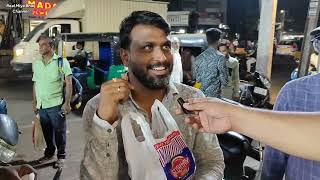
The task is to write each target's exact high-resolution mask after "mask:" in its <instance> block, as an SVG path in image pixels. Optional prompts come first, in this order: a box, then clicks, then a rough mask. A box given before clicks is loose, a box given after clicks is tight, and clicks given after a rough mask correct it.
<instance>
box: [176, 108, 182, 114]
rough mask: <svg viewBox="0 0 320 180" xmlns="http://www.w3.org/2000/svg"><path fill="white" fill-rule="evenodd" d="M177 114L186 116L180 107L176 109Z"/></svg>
mask: <svg viewBox="0 0 320 180" xmlns="http://www.w3.org/2000/svg"><path fill="white" fill-rule="evenodd" d="M176 114H177V115H182V114H184V112H183V111H182V109H181V108H180V107H179V108H177V109H176Z"/></svg>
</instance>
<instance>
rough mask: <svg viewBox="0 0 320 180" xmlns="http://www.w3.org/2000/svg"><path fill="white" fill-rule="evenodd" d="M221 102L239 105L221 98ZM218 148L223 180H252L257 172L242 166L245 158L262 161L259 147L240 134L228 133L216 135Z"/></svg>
mask: <svg viewBox="0 0 320 180" xmlns="http://www.w3.org/2000/svg"><path fill="white" fill-rule="evenodd" d="M222 100H223V101H225V102H227V103H231V104H234V105H240V103H239V102H235V101H232V100H228V99H225V98H222ZM217 137H218V139H219V143H220V147H221V149H222V152H223V156H224V162H225V166H226V167H225V170H224V179H225V180H253V179H255V177H256V174H257V171H256V170H254V169H252V168H251V167H247V166H244V161H245V159H246V157H247V156H249V157H251V158H253V159H254V160H256V161H258V162H260V161H261V159H262V153H261V152H262V148H261V146H259V147H256V146H254V145H252V141H253V140H252V139H251V138H249V137H247V136H244V135H242V134H240V133H237V132H234V131H229V132H227V133H224V134H218V135H217Z"/></svg>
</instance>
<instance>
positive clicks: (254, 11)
mask: <svg viewBox="0 0 320 180" xmlns="http://www.w3.org/2000/svg"><path fill="white" fill-rule="evenodd" d="M308 4H309V0H278V12H280V10H285V11H286V21H285V30H286V31H293V32H303V30H304V26H305V20H306V16H307V11H308ZM279 14H280V13H277V18H279V16H278V15H279ZM259 17H260V12H259V0H228V20H227V23H228V25H229V26H230V28H231V30H232V31H233V32H238V33H241V34H246V35H248V36H251V37H254V36H257V31H256V27H257V24H258V19H259Z"/></svg>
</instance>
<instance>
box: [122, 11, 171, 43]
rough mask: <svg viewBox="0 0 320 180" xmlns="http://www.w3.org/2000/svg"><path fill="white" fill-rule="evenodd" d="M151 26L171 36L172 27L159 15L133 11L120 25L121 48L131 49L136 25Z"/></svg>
mask: <svg viewBox="0 0 320 180" xmlns="http://www.w3.org/2000/svg"><path fill="white" fill-rule="evenodd" d="M140 24H142V25H151V26H155V27H157V28H159V29H162V30H163V31H164V32H165V33H166V35H169V34H170V26H169V24H168V23H167V22H166V20H164V19H163V17H162V16H160V15H159V14H157V13H154V12H150V11H133V12H132V13H131V14H130V15H129V16H128V17H126V18H125V19H124V20H123V21H122V22H121V24H120V47H121V48H123V49H129V47H130V44H131V39H130V33H131V31H132V29H133V28H134V27H135V26H136V25H140Z"/></svg>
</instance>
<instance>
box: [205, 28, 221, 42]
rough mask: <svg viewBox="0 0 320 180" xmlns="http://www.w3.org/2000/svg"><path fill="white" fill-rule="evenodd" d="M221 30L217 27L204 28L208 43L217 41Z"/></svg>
mask: <svg viewBox="0 0 320 180" xmlns="http://www.w3.org/2000/svg"><path fill="white" fill-rule="evenodd" d="M221 34H222V31H220V30H219V29H217V28H210V29H207V30H206V36H207V41H208V44H209V45H210V44H213V43H216V42H218V41H219V39H220V38H221Z"/></svg>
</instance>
